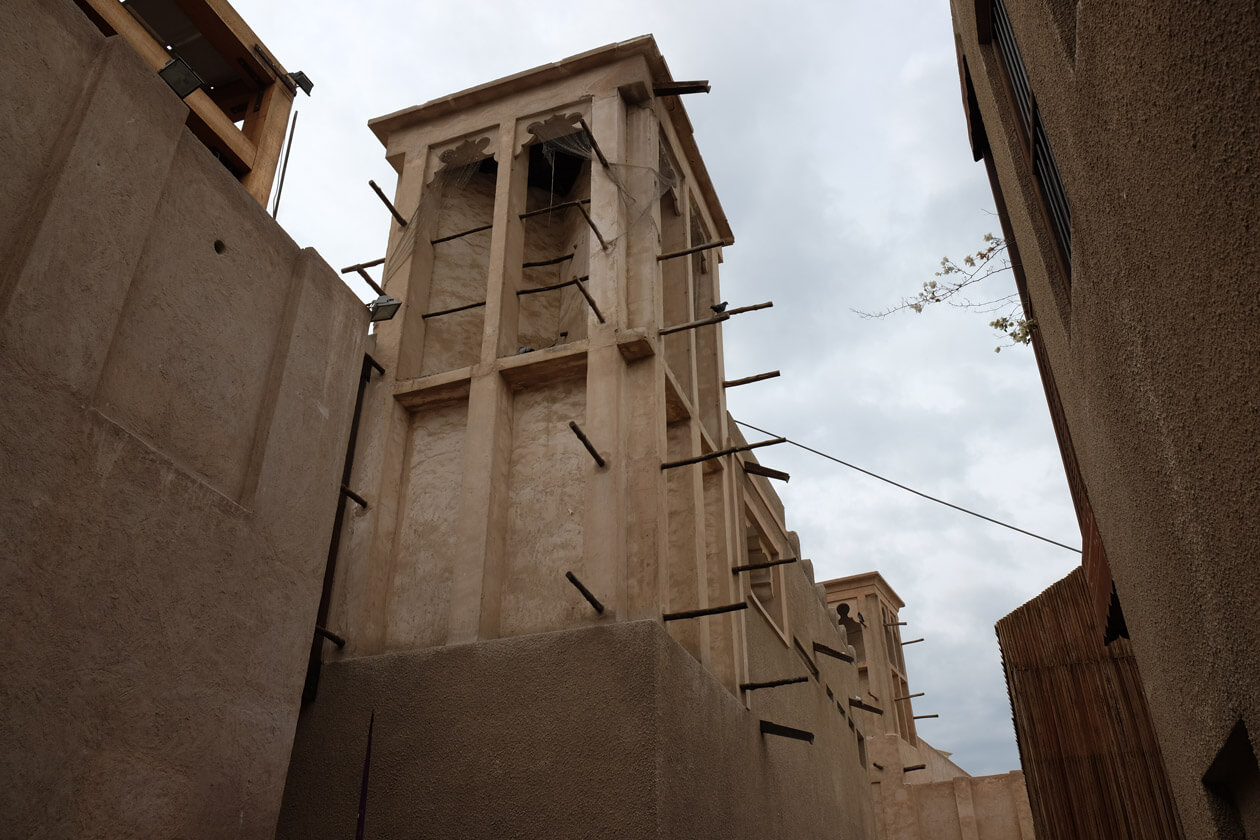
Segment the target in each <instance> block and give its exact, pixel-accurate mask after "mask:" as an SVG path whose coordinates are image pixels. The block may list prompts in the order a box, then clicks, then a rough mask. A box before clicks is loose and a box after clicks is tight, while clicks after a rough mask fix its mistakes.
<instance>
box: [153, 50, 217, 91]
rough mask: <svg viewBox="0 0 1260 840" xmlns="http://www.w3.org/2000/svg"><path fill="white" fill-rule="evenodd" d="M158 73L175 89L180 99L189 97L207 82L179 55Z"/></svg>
mask: <svg viewBox="0 0 1260 840" xmlns="http://www.w3.org/2000/svg"><path fill="white" fill-rule="evenodd" d="M158 75H159V76H161V77H162V81H164V82H166V83H167V84H168V85H170V86H171V90H173V91H175V95H176V96H178V97H179V98H180V99H187V98H188V97H190V96H192V95H193V94H194V93H196V92H197V91H198V90H200V89H201V86H202V85H204V84H205V82H203V81H202V80H201V77H200V76H198V75H197V71H196V70H193V69H192V67H190V66H189V64H188V62H187V61H184V59H182V58H180V57H179V56H175V57H174V58H172V59H171V60H170V61H168V62H167V63H166V66H165V67H163V68H162V69H161V70H159V71H158Z"/></svg>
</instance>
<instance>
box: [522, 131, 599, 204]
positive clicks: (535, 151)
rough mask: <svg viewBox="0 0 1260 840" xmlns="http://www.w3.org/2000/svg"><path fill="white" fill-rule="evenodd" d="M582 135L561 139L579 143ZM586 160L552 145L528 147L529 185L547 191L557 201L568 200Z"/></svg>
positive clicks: (541, 144)
mask: <svg viewBox="0 0 1260 840" xmlns="http://www.w3.org/2000/svg"><path fill="white" fill-rule="evenodd" d="M579 138H582V139H585V138H584V137H582V135H577V134H573V135H569V136H568V137H565V138H561V139H562V140H565V141H567V142H570V143H577V142H579ZM584 163H586V158H582V157H578V156H577V155H573V154H570V153H569V152H566V151H564V150H562V149H559V148H556V146H555V145H553V144H552V143H550V142H548V143H535V144H534V145H532V146H530V147H529V185H530V186H531V187H537V188H539V189H544V190H547V191H548V192H549V193H551V195H552V196H554V197H555V199H556V200H557V201H563V200H565V199H567V198H568V196H569V193H571V192H573V186H574V185H575V184H576V183H577V180H578V177H579V176H580V175H581V174H582V165H583V164H584Z"/></svg>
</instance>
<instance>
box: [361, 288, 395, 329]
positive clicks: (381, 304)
mask: <svg viewBox="0 0 1260 840" xmlns="http://www.w3.org/2000/svg"><path fill="white" fill-rule="evenodd" d="M400 306H402V301H401V300H396V299H395V298H392V297H390V296H389V295H386V294H382V295H381V296H380V297H378V298H377V299H376V300H374V301H372V302H371V303H369V304H368V312H370V313H372V323H373V324H375V323H376V322H377V321H388V320H389V319H390V318H393V317H394V316H395V315H397V314H398V308H399V307H400Z"/></svg>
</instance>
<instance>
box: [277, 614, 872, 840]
mask: <svg viewBox="0 0 1260 840" xmlns="http://www.w3.org/2000/svg"><path fill="white" fill-rule="evenodd" d="M793 688H799V689H801V690H802V691H804V692H807V693H808V699H806V698H801V701H802V702H800V703H799V705H800V706H801V707H802V709H803V708H805V707H807V706H810V705H817V704H826V696H825V694H824V693H823V691H822V689H821V687H820V686H818V685H816V684H815V685H810V686H794V687H793ZM373 711H375V725H374V729H373V739H372V753H371V765H370V772H369V777H368V786H367V809H366V813H367V817H366V830H367V833H368V834H370V835H379V836H414V835H417V834H421V835H424V836H434V837H451V838H475V837H495V838H498V837H536V836H539V835H540V834H544V835H546V836H548V837H554V838H558V840H559V839H560V838H586V837H593V836H597V837H610V838H656V837H706V836H723V837H736V838H739V837H747V838H754V837H776V836H778V837H799V838H842V840H850V839H851V838H866V837H869V836H870V835H869V833H868V832H867V825H866V822H867V821H868V820H869V810H866V809H864V808H863V807H862V806H861V803H862V802H864V801H866V798H865V796H864V794H866V791H865V788H866V787H868V784H867V781H866V779H865V774H864V773H863V771H862V770H861V768H860V766H856V765H853V766H850V767H849V768H848V769H847V770H845V771H842V772H840V773H837V772H836V770H835V762H834V755H835V754H836V753H844V752H847V751H851V750H852V749H853V747H852V741H851V737H850V733H849V731H848V728H847V727H846V726H845V723H844V720H843V718H842V717H841V716H840V715H839V714H837V713H835V712H834V709H833V711H832V712H831V713H826V710H825V709H823V708H821V706H820V707H819V708H817V709H815V710H814V711H815V712H816V713H817V716H818V720H819V721H824V723H822V724H821V725H819V726H818V728H817V729H816V732H815V735H816V739H815V741H814V743H813V744H812V745H811V744H807V743H804V742H802V741H796V740H791V739H785V738H776V737H773V736H769V735H762V734H761V733H760V731H759V724H758V712H757V711H755V710H754V711H752V712H750V711H749V710H748V709H747V708H745V707H744V706H743V704H741V703H740V702H739V701H738V700H737V699H736V698H735V697H733V696H731V694H730V693H729V692H728V691H727V690H726V689H725V688H724V687H723V686H722V685H721V684H720V683H718V682H717V681H716V680H714V679H713V678H712V676H711V675H710V674H709V673H708V672H707V671H705V670H704V668H703V667H702V666H701V665H700V664H699V663H698V662H696V661H695V659H694V658H693V657H692V656H690V655H688V654H687V653H686V652H685V651H684V650H683V649H682V648H681V647H679V646H678V645H677V643H675V642H674V641H673V640H671V639H670V638H669V636H668V634H667V633H665V631H664V629H663V628H662V627H661V625H660V624H659V623H658V622H652V621H639V622H620V623H616V624H608V625H605V626H602V627H590V628H583V629H577V630H568V631H560V632H554V633H545V634H538V635H528V636H518V637H514V638H511V639H499V640H492V641H487V642H477V643H473V644H469V645H456V646H449V647H445V648H437V649H430V650H424V651H413V652H407V653H394V654H387V655H383V656H378V657H364V658H359V659H355V660H351V661H346V662H338V663H331V664H329V665H328V666H327V667H326V669H325V671H324V681H323V684H322V685H321V688H320V697H319V700H318V701H317V702H316V703H314V704H312V705H311V706H309V707H308V708H307V709H306V710H305V711H304V712H303V716H302V720H301V724H300V727H301V730H302V732H301V735H300V737H299V739H298V742H297V746H296V747H295V749H294V754H293V764H292V768H291V771H290V775H289V782H288V787H287V790H286V793H285V802H284V809H283V813H282V816H281V820H280V828H279V831H278V833H277V836H278V837H280V838H290V837H292V838H298V837H300V838H321V837H329V838H332V837H344V836H347V835H348V834H351V833H352V832H353V831H354V824H355V818H356V814H357V811H358V807H359V797H360V789H361V784H362V780H363V766H364V756H365V752H366V746H367V732H368V722H369V719H370V717H371V715H372V713H373ZM825 721H830V722H829V723H826V722H825Z"/></svg>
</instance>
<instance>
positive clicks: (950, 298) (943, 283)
mask: <svg viewBox="0 0 1260 840" xmlns="http://www.w3.org/2000/svg"><path fill="white" fill-rule="evenodd" d="M1010 270H1011V263H1010V260H1009V259H1007V250H1006V240H1004V239H1002V238H1001V237H998V236H994V235H993V234H991V233H986V234H985V235H984V245H983V246H982V247H981V248H980V250H978V251H976V252H975V253H974V254H968V255H966V256H965V257H963V258H962V261H961V262H957V261H955V260H953V259H952V258H950V257H942V258H941V268H940V271H938V272H936V277H937V278H939V279H937V280H928V281H927V282H925V283H924V284H923V288H922V289H920V290H919V292H918V294H916V295H915V296H914V297H903V298H902V299H901V301H900V302H899V303H897V304H896V305H895V306H890V307H888V308H887V309H882V310H880V311H878V312H862V311H860V310H854V312H856V313H857V314H858V315H860V316H862V317H863V318H887V317H888V316H889V315H893V314H895V313H897V312H904V311H907V310H909V311H912V312H915V313H922V312H923V310H924V308H926V307H930V306H932V305H933V304H937V303H946V304H949V305H950V306H954V307H957V308H959V309H969V310H972V311H973V312H980V313H982V314H986V315H991V314H994V313H1001V314H999V315H998V317H997V318H995V319H994V320H992V321H990V322H989V326H990V327H992V328H993V329H995V330H997V331H998V332H999V333H1001V334H1002V336H1003V337H1004V338H1006V339H1007V341H1008V343H1007V344H1005V345H1002V346H1006V347H1013V346H1015V345H1019V344H1028V343H1030V342H1031V341H1032V331H1033V330H1034V329H1036V328H1037V324H1036V322H1035V321H1033V320H1030V319H1029V318H1027V317H1026V316H1025V314H1024V310H1023V306H1022V305H1021V303H1020V300H1019V295H1018V294H1017V293H1015V292H1009V293H1007V294H1004V295H1001V296H999V297H994V298H989V299H987V300H978V301H977V300H972V299H971V298H970V297H968V296H966V295H964V294H963V292H964V291H965V290H967V289H969V288H971V287H972V286H978V284H980V283H983V282H984V281H986V280H988V279H989V278H991V277H993V276H994V275H996V274H1003V273H1005V272H1008V271H1010ZM1008 288H1009V287H1008ZM1002 346H999V347H996V348H994V350H995V351H996V352H1001V350H1002Z"/></svg>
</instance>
